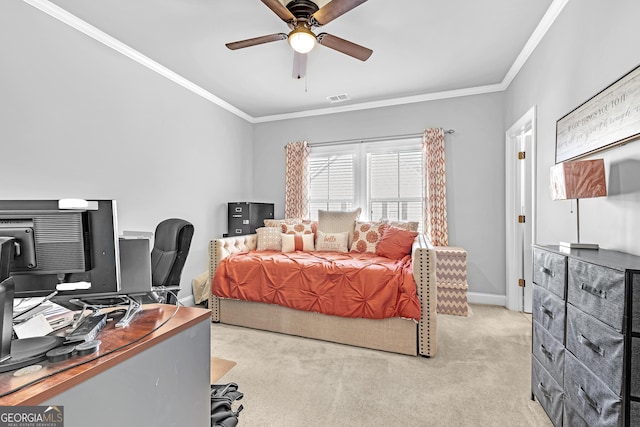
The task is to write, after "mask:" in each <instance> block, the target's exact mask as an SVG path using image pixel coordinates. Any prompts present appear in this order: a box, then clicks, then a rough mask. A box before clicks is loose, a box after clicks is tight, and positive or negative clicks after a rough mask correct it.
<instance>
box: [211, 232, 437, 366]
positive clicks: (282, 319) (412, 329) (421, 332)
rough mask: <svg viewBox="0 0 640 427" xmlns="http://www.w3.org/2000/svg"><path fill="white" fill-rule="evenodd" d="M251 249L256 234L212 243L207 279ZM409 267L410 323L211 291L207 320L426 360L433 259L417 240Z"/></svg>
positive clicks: (431, 346) (432, 333)
mask: <svg viewBox="0 0 640 427" xmlns="http://www.w3.org/2000/svg"><path fill="white" fill-rule="evenodd" d="M256 247H257V235H256V234H251V235H245V236H235V237H226V238H220V239H215V240H212V241H211V242H210V245H209V277H210V278H215V273H216V270H217V269H218V267H219V266H220V264H221V263H222V260H223V259H225V258H226V257H229V256H231V255H234V256H238V254H247V253H251V254H252V255H255V252H256ZM257 252H260V251H257ZM409 261H410V262H409V266H408V269H409V270H410V273H411V274H412V275H413V281H414V282H415V295H416V298H417V301H416V302H417V304H418V306H419V309H418V313H417V315H415V316H413V317H415V318H411V317H404V316H402V314H403V313H400V315H397V316H394V317H385V318H365V317H358V314H356V316H355V317H345V316H343V315H334V314H323V313H320V312H317V311H314V310H317V307H315V308H314V307H305V308H304V309H298V308H292V307H287V306H283V305H280V304H278V303H277V302H278V301H277V298H272V299H271V300H266V301H267V302H265V301H250V300H245V299H242V298H243V297H242V295H240V294H236V295H233V297H230V294H228V295H226V297H220V295H216V292H215V291H214V290H213V289H212V292H211V294H210V297H209V307H210V309H211V318H212V321H213V322H220V323H224V324H230V325H237V326H243V327H249V328H254V329H261V330H266V331H272V332H279V333H284V334H290V335H297V336H301V337H307V338H314V339H320V340H325V341H331V342H336V343H341V344H348V345H354V346H359V347H365V348H370V349H375V350H383V351H389V352H394V353H401V354H407V355H413V356H418V355H420V356H425V357H432V356H434V355H435V354H436V351H437V335H436V326H437V322H436V304H437V301H436V280H435V279H436V278H435V263H436V253H435V250H434V248H433V246H432V245H431V244H430V243H429V242H428V240H427V239H426V237H425V236H424V235H423V234H419V235H418V236H417V237H416V239H415V241H414V242H413V246H412V249H411V254H410V260H409ZM265 262H266V261H265ZM212 283H213V280H212ZM414 314H415V313H414Z"/></svg>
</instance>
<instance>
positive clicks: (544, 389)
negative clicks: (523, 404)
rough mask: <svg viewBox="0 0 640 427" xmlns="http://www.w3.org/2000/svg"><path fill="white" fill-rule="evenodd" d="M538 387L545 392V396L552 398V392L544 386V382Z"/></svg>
mask: <svg viewBox="0 0 640 427" xmlns="http://www.w3.org/2000/svg"><path fill="white" fill-rule="evenodd" d="M538 389H539V390H540V391H541V392H542V394H544V397H546V398H547V399H551V393H549V392H548V391H547V389H546V388H544V384H542V383H538Z"/></svg>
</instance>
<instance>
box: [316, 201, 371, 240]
mask: <svg viewBox="0 0 640 427" xmlns="http://www.w3.org/2000/svg"><path fill="white" fill-rule="evenodd" d="M361 211H362V209H360V208H358V209H356V210H354V211H323V210H319V211H318V230H317V231H323V232H325V233H342V232H344V231H346V232H347V233H349V240H348V243H347V248H351V242H352V241H353V229H354V227H355V225H356V221H357V220H358V218H359V217H360V212H361Z"/></svg>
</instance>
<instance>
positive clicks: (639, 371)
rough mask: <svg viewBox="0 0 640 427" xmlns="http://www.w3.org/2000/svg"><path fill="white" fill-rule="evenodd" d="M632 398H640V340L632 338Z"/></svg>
mask: <svg viewBox="0 0 640 427" xmlns="http://www.w3.org/2000/svg"><path fill="white" fill-rule="evenodd" d="M629 376H630V378H631V379H630V380H629V382H630V390H631V396H634V397H640V338H638V337H633V338H631V373H630V375H629Z"/></svg>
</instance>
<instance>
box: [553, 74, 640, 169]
mask: <svg viewBox="0 0 640 427" xmlns="http://www.w3.org/2000/svg"><path fill="white" fill-rule="evenodd" d="M639 137H640V66H638V67H636V68H635V69H633V70H632V71H631V72H629V73H627V74H625V75H624V76H622V77H621V78H620V79H618V80H617V81H616V82H615V83H613V84H612V85H610V86H609V87H607V88H606V89H604V90H603V91H601V92H600V93H598V94H597V95H595V96H594V97H593V98H591V99H589V100H588V101H586V102H585V103H584V104H582V105H580V106H579V107H578V108H576V109H575V110H573V111H571V112H570V113H569V114H567V115H566V116H564V117H562V118H561V119H560V120H558V121H557V122H556V163H560V162H563V161H565V160H572V159H576V158H579V157H583V156H586V155H588V154H591V153H594V152H596V151H600V150H604V149H607V148H611V147H614V146H616V145H620V144H624V143H626V142H629V141H631V140H634V139H637V138H639Z"/></svg>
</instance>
